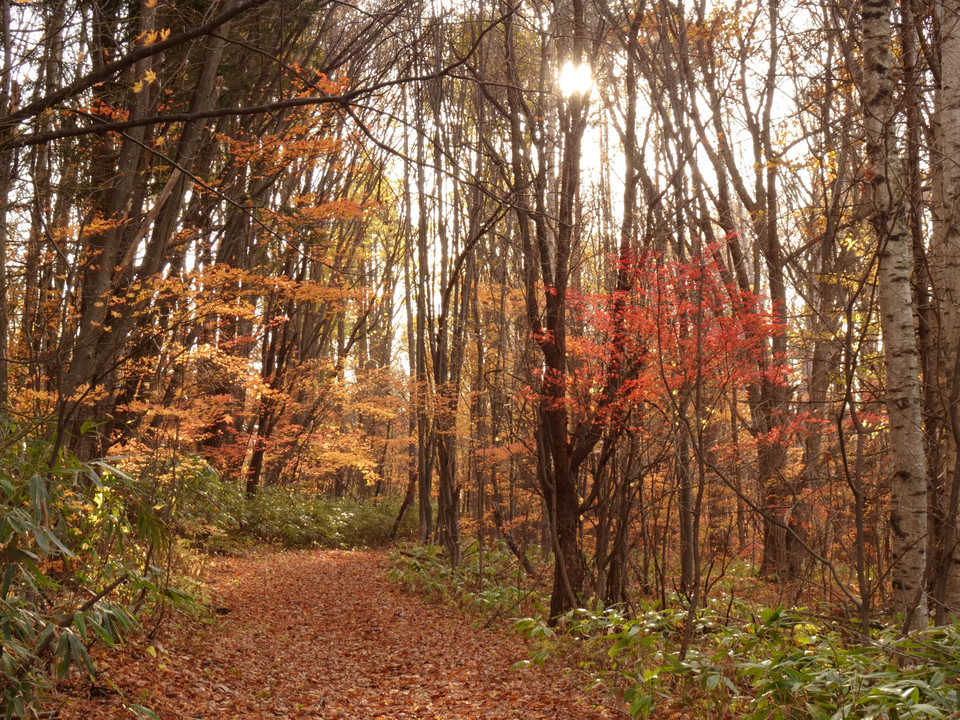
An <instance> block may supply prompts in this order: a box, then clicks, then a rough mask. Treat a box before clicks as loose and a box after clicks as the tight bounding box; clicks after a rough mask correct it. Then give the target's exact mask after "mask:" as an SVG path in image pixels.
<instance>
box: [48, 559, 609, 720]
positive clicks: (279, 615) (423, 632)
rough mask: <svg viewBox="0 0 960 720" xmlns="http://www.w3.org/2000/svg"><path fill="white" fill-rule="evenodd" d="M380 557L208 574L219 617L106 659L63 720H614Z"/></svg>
mask: <svg viewBox="0 0 960 720" xmlns="http://www.w3.org/2000/svg"><path fill="white" fill-rule="evenodd" d="M389 568H390V561H389V559H388V558H387V557H386V556H385V555H383V554H382V553H376V552H339V551H301V552H261V553H257V554H251V555H248V556H245V557H233V558H218V559H216V560H215V561H212V564H211V567H209V568H208V572H207V582H208V589H209V592H210V594H211V597H212V599H213V605H214V607H215V608H216V609H217V613H216V614H215V615H214V617H213V619H211V620H208V621H206V622H201V621H199V620H193V619H190V618H184V617H182V616H181V617H178V618H177V619H174V620H169V621H168V622H167V623H166V624H165V625H164V626H163V628H162V629H161V632H160V633H159V634H158V636H157V637H156V638H155V639H153V640H150V639H148V638H140V639H137V640H135V641H131V642H129V643H127V644H126V645H125V646H123V647H122V648H120V649H114V650H112V651H106V652H100V653H99V654H98V662H99V668H100V671H99V673H98V677H97V679H96V682H95V683H93V684H91V683H89V682H86V683H80V682H77V683H75V684H74V685H73V686H72V687H63V688H61V690H60V691H59V694H58V696H57V698H56V701H57V707H56V711H58V712H59V715H58V716H59V717H60V718H63V719H64V720H81V719H84V720H87V719H89V720H100V719H101V718H102V719H104V720H106V719H107V718H110V719H113V718H133V717H135V716H136V715H135V713H134V712H133V711H132V710H131V709H130V708H131V706H133V705H140V706H144V707H147V708H150V709H151V710H152V711H154V712H155V713H156V714H157V716H159V717H160V718H162V719H163V720H181V719H183V720H195V719H197V718H203V719H211V720H212V719H214V718H224V719H231V720H232V719H234V718H237V719H240V718H251V719H253V718H277V717H282V718H318V719H321V720H601V719H602V718H608V717H611V715H610V714H609V713H610V712H611V711H610V710H609V709H603V708H601V707H600V706H599V705H598V704H597V703H598V698H597V697H590V696H588V695H585V694H584V691H583V689H582V687H581V686H580V684H579V683H578V682H576V681H575V680H573V679H571V678H570V677H564V676H563V675H562V674H560V673H559V672H558V671H556V670H540V669H527V670H520V671H518V670H512V669H511V666H513V665H514V663H516V662H517V661H519V660H523V659H526V658H527V657H528V651H527V647H526V645H525V644H524V641H523V640H522V639H521V638H519V637H516V636H509V635H504V634H502V633H498V632H496V631H494V630H482V629H478V628H475V627H473V626H472V625H471V624H470V623H469V622H468V621H467V620H465V619H464V618H463V617H461V616H459V615H457V614H455V613H454V612H452V611H450V610H447V609H444V608H440V607H437V606H434V605H431V604H430V603H428V602H425V601H423V600H421V599H420V598H418V597H414V596H412V595H410V594H409V593H407V592H405V591H404V590H403V589H401V588H399V587H397V586H396V585H395V584H394V583H392V582H391V581H390V580H389V579H388V578H387V571H388V570H389Z"/></svg>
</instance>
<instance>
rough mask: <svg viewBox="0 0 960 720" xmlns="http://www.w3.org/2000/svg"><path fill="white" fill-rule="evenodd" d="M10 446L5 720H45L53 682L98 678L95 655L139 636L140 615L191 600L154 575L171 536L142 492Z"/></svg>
mask: <svg viewBox="0 0 960 720" xmlns="http://www.w3.org/2000/svg"><path fill="white" fill-rule="evenodd" d="M5 430H6V432H5V433H4V435H3V437H2V440H0V555H2V557H3V577H2V592H0V687H2V698H3V699H2V702H3V712H4V717H7V718H10V717H19V718H28V717H35V716H36V715H37V713H38V707H39V705H40V703H41V702H42V700H43V698H44V697H45V695H46V693H47V692H48V690H49V689H50V684H51V682H52V681H53V680H56V679H58V678H62V677H64V676H65V675H66V674H67V673H68V672H70V671H71V669H76V670H77V671H79V672H81V673H83V674H88V675H93V674H94V672H95V667H94V664H93V661H92V660H91V658H90V655H89V651H88V648H89V647H90V645H91V644H92V643H94V642H97V641H100V642H104V643H106V644H107V645H113V644H115V643H117V642H120V641H121V640H123V638H124V637H125V636H127V635H128V634H129V633H131V632H132V631H134V630H135V629H136V628H137V626H138V621H137V619H136V617H135V616H136V610H135V609H136V608H141V609H143V608H147V607H150V606H151V605H152V604H153V603H155V602H164V601H167V600H176V601H182V600H184V599H185V596H184V595H183V594H182V593H179V592H177V591H176V590H175V589H172V588H170V587H168V586H167V584H166V578H165V577H164V575H163V573H162V571H161V570H160V569H159V568H158V567H157V566H156V563H158V562H160V560H161V558H162V557H163V556H164V554H165V553H166V552H167V551H168V549H169V535H168V533H167V529H166V527H165V525H164V523H163V522H162V520H161V519H160V518H159V517H158V516H157V514H156V512H155V511H154V503H153V502H152V498H150V497H149V496H148V494H147V493H145V486H144V484H143V483H142V482H141V481H139V480H137V479H135V478H133V477H131V476H130V475H127V474H126V473H124V472H122V471H120V470H118V469H117V468H116V467H113V466H112V465H108V464H107V463H104V462H91V463H82V462H79V461H78V460H76V459H75V458H73V457H71V456H70V455H69V454H68V453H66V452H59V453H58V454H57V455H56V456H55V457H54V456H53V452H54V450H53V447H52V446H51V444H50V443H49V442H48V441H47V440H46V439H44V438H43V437H41V436H39V432H37V433H35V434H23V435H21V434H18V430H17V428H16V427H14V426H8V427H6V428H5Z"/></svg>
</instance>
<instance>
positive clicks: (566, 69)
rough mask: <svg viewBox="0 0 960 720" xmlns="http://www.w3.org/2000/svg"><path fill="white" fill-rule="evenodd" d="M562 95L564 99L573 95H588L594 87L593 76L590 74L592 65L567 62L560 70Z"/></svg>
mask: <svg viewBox="0 0 960 720" xmlns="http://www.w3.org/2000/svg"><path fill="white" fill-rule="evenodd" d="M559 82H560V93H561V94H562V95H563V96H564V97H570V96H571V95H586V94H587V93H589V92H590V89H591V88H592V87H593V76H592V74H591V73H590V65H588V64H587V63H581V64H576V63H574V62H573V61H571V60H567V62H565V63H564V64H563V67H562V68H560V78H559Z"/></svg>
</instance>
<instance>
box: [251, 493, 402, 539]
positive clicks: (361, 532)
mask: <svg viewBox="0 0 960 720" xmlns="http://www.w3.org/2000/svg"><path fill="white" fill-rule="evenodd" d="M399 510H400V498H398V497H382V498H371V499H368V500H365V501H360V500H353V499H348V498H329V497H323V496H320V497H318V496H315V495H310V494H306V493H302V492H297V491H289V490H286V489H284V488H265V489H264V490H262V491H261V492H260V493H258V494H257V495H256V497H254V498H253V500H251V501H249V502H248V503H247V504H246V505H245V507H244V508H243V513H242V517H243V532H244V533H245V534H247V535H249V536H250V537H253V538H257V539H260V540H265V541H268V542H277V543H281V544H283V545H285V546H287V547H300V548H303V547H323V548H358V547H379V546H382V545H386V544H388V543H389V542H390V529H391V527H392V526H393V522H394V519H395V518H396V516H397V513H398V512H399ZM415 523H416V518H415V517H413V515H412V513H407V515H406V517H405V518H404V522H403V523H402V524H401V527H400V529H399V533H398V534H399V536H401V537H403V538H408V537H410V536H411V534H412V533H413V532H415Z"/></svg>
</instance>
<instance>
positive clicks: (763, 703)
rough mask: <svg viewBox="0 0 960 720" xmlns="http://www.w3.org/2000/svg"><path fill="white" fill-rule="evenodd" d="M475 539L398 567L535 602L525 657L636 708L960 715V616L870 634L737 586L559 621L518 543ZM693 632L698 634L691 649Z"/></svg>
mask: <svg viewBox="0 0 960 720" xmlns="http://www.w3.org/2000/svg"><path fill="white" fill-rule="evenodd" d="M472 550H474V549H468V550H467V551H466V552H465V553H464V564H463V566H462V567H461V568H459V569H458V570H456V571H454V570H451V569H450V567H449V564H448V562H447V561H446V559H445V558H444V557H443V556H442V555H441V553H440V550H439V549H438V548H434V547H428V548H416V549H413V550H410V551H406V552H405V553H404V554H399V553H398V554H395V556H394V560H395V564H396V567H395V568H394V570H393V571H392V577H394V578H395V579H396V580H398V581H401V582H404V583H405V584H407V585H409V586H410V587H412V588H415V589H418V590H422V591H426V592H428V593H430V594H431V595H432V596H433V597H435V598H440V599H444V600H446V601H448V602H454V603H457V604H458V605H460V606H461V607H464V608H467V609H473V610H475V611H481V612H483V613H485V614H488V615H493V614H499V615H504V616H513V617H514V618H516V617H517V615H521V614H526V617H521V618H519V619H515V620H514V627H515V629H516V630H517V631H519V632H521V633H523V634H524V635H526V636H527V637H528V638H529V639H530V640H531V650H530V658H529V659H528V660H524V661H521V662H519V663H517V665H516V667H517V668H522V667H525V666H529V665H535V664H544V663H545V662H547V661H548V660H551V659H553V658H557V659H560V660H561V661H565V662H572V663H573V664H575V665H576V666H577V667H578V668H579V669H580V670H581V671H583V672H584V673H586V674H587V675H588V678H589V679H588V681H587V682H588V684H590V685H591V686H593V685H598V684H601V685H605V686H606V687H608V688H609V689H610V695H611V698H612V699H613V702H615V703H616V704H617V705H618V706H619V708H620V710H622V711H623V712H625V713H626V714H628V715H629V716H630V717H635V718H647V717H657V716H660V715H661V714H663V715H664V716H666V715H667V714H669V713H670V712H671V711H678V710H680V711H683V712H685V713H686V714H692V715H699V716H702V717H716V718H721V717H723V718H743V719H745V720H801V719H803V720H807V719H810V718H812V719H813V720H846V719H850V720H852V719H853V718H857V719H858V720H860V719H863V720H906V719H907V718H955V717H960V626H957V625H953V626H948V627H942V628H936V629H931V630H929V631H927V632H925V633H920V634H917V635H914V636H911V637H909V638H899V637H898V636H897V632H896V629H894V628H887V629H880V630H876V631H874V634H873V636H872V637H871V638H870V641H869V643H867V644H864V643H862V642H860V641H859V637H858V636H857V635H856V634H855V633H851V632H850V631H849V628H848V627H846V626H844V625H843V624H842V623H840V622H839V621H836V622H834V621H830V622H827V621H824V620H823V618H821V617H818V616H817V615H815V614H814V613H812V612H809V611H806V610H804V609H790V610H786V609H759V608H756V607H751V606H749V605H748V604H746V603H744V602H742V601H735V600H733V599H732V598H731V599H728V602H727V603H725V604H724V612H723V613H722V614H721V613H720V612H718V611H717V610H715V609H713V608H712V607H708V608H704V609H702V610H701V611H699V612H698V613H697V614H696V616H695V617H693V618H692V619H691V618H689V617H688V614H687V612H686V611H685V610H683V609H682V605H681V603H680V601H679V599H677V603H676V607H674V608H665V609H664V608H658V607H655V606H652V605H642V606H641V607H640V608H639V610H638V612H637V613H636V614H634V615H633V616H630V615H628V614H627V613H626V612H625V611H624V610H623V609H622V608H619V607H604V606H603V605H601V604H596V603H594V604H592V605H591V607H590V608H580V609H577V610H573V611H571V612H568V613H566V614H565V615H564V616H562V617H560V618H557V619H555V620H554V622H553V623H550V622H548V621H547V619H546V602H545V601H546V597H545V596H542V595H540V594H538V593H537V592H536V591H534V590H529V589H527V590H525V589H523V588H521V587H518V586H517V584H516V576H515V575H513V577H512V579H511V573H510V570H509V569H508V568H509V567H510V566H511V565H513V566H515V562H513V563H512V562H511V560H512V558H511V557H510V556H509V555H508V554H507V553H505V552H502V551H500V552H498V553H487V554H486V557H485V562H486V563H487V564H485V566H484V568H483V569H482V570H481V569H480V568H479V565H478V553H476V552H475V551H472ZM523 598H527V601H524V600H523ZM690 622H692V626H690V625H689V623H690ZM685 637H687V638H689V639H691V642H690V643H689V647H688V648H687V650H686V652H685V653H684V654H683V655H682V657H681V654H680V648H681V647H682V646H683V645H684V638H685Z"/></svg>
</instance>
